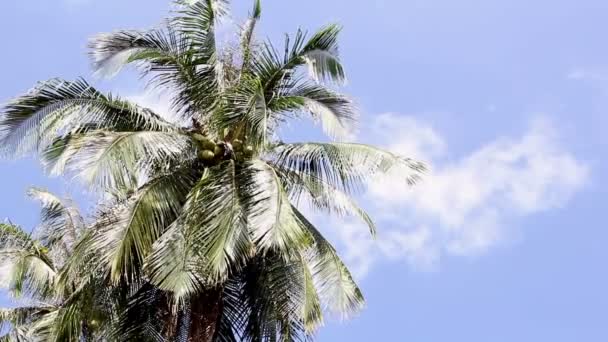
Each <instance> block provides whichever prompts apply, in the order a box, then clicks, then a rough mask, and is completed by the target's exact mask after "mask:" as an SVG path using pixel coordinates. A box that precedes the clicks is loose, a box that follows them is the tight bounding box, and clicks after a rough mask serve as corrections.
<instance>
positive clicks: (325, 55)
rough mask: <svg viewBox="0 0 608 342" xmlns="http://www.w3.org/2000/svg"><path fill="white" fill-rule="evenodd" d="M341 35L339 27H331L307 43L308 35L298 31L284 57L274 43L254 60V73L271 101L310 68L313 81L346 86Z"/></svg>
mask: <svg viewBox="0 0 608 342" xmlns="http://www.w3.org/2000/svg"><path fill="white" fill-rule="evenodd" d="M339 32H340V28H339V26H337V25H329V26H327V27H324V28H322V29H320V30H319V31H317V32H316V33H315V34H313V36H312V37H311V38H310V39H308V40H306V33H304V32H303V31H302V30H298V31H297V32H296V34H295V35H294V37H293V39H291V38H290V37H289V36H287V37H286V40H285V53H284V54H283V57H280V54H279V52H278V51H277V49H276V48H275V47H274V46H273V45H272V44H271V43H266V44H265V45H264V47H263V48H262V49H261V50H260V51H259V52H257V53H256V55H255V58H253V60H252V71H253V73H254V74H255V75H256V76H257V77H259V78H260V80H261V81H262V84H263V85H264V89H265V92H266V94H267V98H269V99H270V98H271V97H272V95H273V93H280V92H281V91H282V90H283V89H284V88H285V86H284V84H285V82H291V79H292V77H293V76H294V75H295V74H296V71H297V69H298V68H299V67H302V66H307V67H308V72H309V75H310V77H311V78H312V79H313V80H316V81H320V80H325V79H329V80H334V81H336V82H339V83H341V82H344V81H345V75H344V70H343V67H342V65H341V63H340V60H339V57H338V46H337V37H338V34H339Z"/></svg>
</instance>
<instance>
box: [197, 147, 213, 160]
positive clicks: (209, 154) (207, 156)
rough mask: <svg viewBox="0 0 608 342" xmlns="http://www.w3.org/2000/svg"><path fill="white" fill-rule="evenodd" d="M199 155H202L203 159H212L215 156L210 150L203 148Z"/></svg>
mask: <svg viewBox="0 0 608 342" xmlns="http://www.w3.org/2000/svg"><path fill="white" fill-rule="evenodd" d="M199 156H200V157H201V159H202V160H206V161H210V160H212V159H213V158H215V154H214V153H213V152H211V151H209V150H203V151H202V152H200V153H199Z"/></svg>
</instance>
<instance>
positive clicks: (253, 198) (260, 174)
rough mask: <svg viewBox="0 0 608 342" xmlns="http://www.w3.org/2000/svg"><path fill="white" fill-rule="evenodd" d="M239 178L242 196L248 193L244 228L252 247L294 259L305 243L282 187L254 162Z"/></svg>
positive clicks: (271, 173)
mask: <svg viewBox="0 0 608 342" xmlns="http://www.w3.org/2000/svg"><path fill="white" fill-rule="evenodd" d="M248 171H249V172H247V173H244V174H243V193H248V194H249V195H248V196H247V198H246V202H248V203H252V205H249V206H248V210H247V213H248V216H247V219H248V224H249V227H250V228H249V229H250V231H251V236H252V237H253V239H254V243H255V245H256V247H257V248H258V249H259V250H260V252H262V253H267V252H269V251H273V252H274V253H276V254H279V255H284V256H289V255H294V253H295V255H297V251H298V250H302V249H304V248H306V246H307V245H308V243H309V241H307V239H306V237H307V236H306V234H305V231H304V230H302V228H301V227H300V225H299V224H298V222H297V218H296V216H295V214H294V212H293V211H292V209H291V203H290V202H289V198H288V194H287V192H286V190H285V186H284V184H283V183H282V182H281V179H280V177H279V176H278V175H277V173H276V172H275V170H274V169H273V168H272V167H271V166H270V165H268V164H266V163H265V162H263V161H261V160H254V161H252V162H251V164H250V165H249V166H248Z"/></svg>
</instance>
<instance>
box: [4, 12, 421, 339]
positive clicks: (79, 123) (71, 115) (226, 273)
mask: <svg viewBox="0 0 608 342" xmlns="http://www.w3.org/2000/svg"><path fill="white" fill-rule="evenodd" d="M174 3H175V11H174V13H173V14H172V16H171V17H169V18H168V19H167V20H166V21H164V22H163V24H162V25H161V26H160V27H158V28H153V29H150V30H118V31H114V32H111V33H105V34H99V35H97V36H95V37H93V38H92V39H91V41H90V43H89V48H90V54H89V55H90V57H91V60H92V64H93V68H94V71H95V73H96V74H98V75H103V76H113V75H115V74H117V73H118V72H120V71H121V70H122V68H123V67H125V66H128V65H135V66H136V67H137V68H138V70H139V71H140V72H141V74H142V76H143V77H142V78H143V79H144V80H145V82H146V85H147V87H149V88H151V89H155V90H159V91H162V92H164V93H166V94H168V95H169V96H170V99H171V100H170V105H171V108H172V111H173V112H174V113H176V117H175V118H173V120H170V119H167V118H166V117H165V116H163V115H160V114H158V113H155V112H154V111H153V110H151V109H149V108H144V107H141V106H139V105H136V104H133V103H131V102H129V101H127V100H125V99H123V98H120V97H118V96H116V95H113V94H105V93H102V92H101V91H99V90H97V89H95V88H94V87H93V86H92V85H90V84H89V83H87V82H86V81H85V80H83V79H78V80H75V81H65V80H61V79H52V80H48V81H45V82H41V83H39V84H38V85H37V86H35V87H34V88H33V89H32V90H31V91H29V92H28V93H26V94H25V95H22V96H20V97H17V98H15V99H14V100H12V101H11V102H10V103H9V104H8V105H6V106H5V107H4V109H3V110H2V111H1V113H2V116H1V117H0V146H1V147H0V154H3V155H4V156H7V157H17V156H20V155H23V154H28V153H36V154H38V155H39V156H40V159H41V160H42V163H43V165H44V166H45V168H46V169H47V170H48V171H49V173H50V174H52V175H59V174H72V175H76V176H78V177H79V178H80V179H82V180H83V181H84V183H85V184H87V185H88V186H90V188H91V189H94V190H96V191H99V192H100V193H102V194H103V196H102V200H101V203H100V205H99V208H98V213H97V214H96V215H95V217H94V218H93V219H92V221H93V223H92V224H91V225H89V226H88V227H87V228H86V229H83V231H82V232H81V233H79V234H77V235H75V236H74V240H73V242H69V243H68V245H69V246H68V247H69V248H73V250H72V253H71V256H70V258H68V261H69V262H68V264H67V266H66V267H65V270H64V271H63V272H62V278H61V279H63V281H64V283H65V281H67V279H71V277H72V276H73V275H74V274H78V273H79V272H82V271H83V270H87V271H91V270H93V273H94V274H103V275H106V276H107V278H103V279H106V280H107V282H108V283H107V284H108V285H109V286H117V285H119V284H122V283H127V284H131V283H137V284H149V286H151V287H150V288H148V287H146V286H147V285H146V286H142V287H141V288H140V289H141V290H142V291H143V292H142V293H143V294H142V296H144V297H145V298H147V297H146V296H148V295H149V291H152V292H154V291H162V293H166V294H169V295H168V297H167V298H171V300H170V303H171V306H172V307H173V308H174V310H173V312H180V310H186V308H187V310H186V311H183V312H191V315H193V316H192V317H199V316H200V317H204V318H205V319H204V320H203V321H205V320H208V319H211V318H209V317H213V318H212V319H211V320H212V321H213V322H214V323H213V324H212V326H213V329H212V332H213V333H211V335H212V336H214V337H213V338H215V339H216V340H221V341H230V340H232V339H231V338H237V337H238V338H240V339H243V340H256V341H257V340H264V341H274V340H277V339H284V340H292V339H296V338H297V337H298V336H300V337H302V336H304V337H306V336H309V334H311V333H312V332H313V331H314V330H315V329H316V328H317V327H319V326H320V325H321V324H322V322H323V314H322V313H323V311H333V312H336V313H338V314H340V315H343V316H346V315H349V314H352V313H354V312H356V311H358V310H359V309H360V308H361V307H362V305H363V297H362V295H361V292H360V290H359V289H358V287H357V285H356V284H355V282H354V281H353V279H352V276H351V275H350V273H349V271H348V269H347V268H346V266H345V265H344V264H343V263H342V261H341V260H340V258H339V256H338V254H337V252H336V250H335V249H334V248H333V247H332V246H331V244H330V243H329V242H328V241H327V240H325V238H324V237H323V235H322V234H321V233H320V232H319V230H318V229H317V228H315V226H314V225H313V224H312V223H311V222H309V220H308V219H307V218H306V217H305V215H303V214H302V212H301V208H302V206H303V205H306V206H307V207H310V208H312V209H313V210H317V211H320V212H322V213H326V214H331V215H337V216H340V217H345V216H352V217H356V218H359V219H361V220H363V222H365V223H366V224H367V225H368V226H369V228H370V231H371V232H372V234H375V232H376V227H375V225H374V223H373V221H372V219H371V218H370V217H369V216H368V215H367V213H365V211H364V210H363V209H361V208H360V207H359V206H358V205H357V204H356V203H355V201H354V200H353V199H352V198H351V197H350V196H352V195H354V194H357V193H358V192H359V191H360V190H362V189H364V188H365V186H366V184H367V182H368V181H369V180H370V179H374V178H375V177H378V176H379V175H381V174H383V173H387V172H391V173H395V174H398V175H400V176H401V179H400V180H398V181H402V182H408V183H410V184H413V183H414V182H415V181H416V180H417V179H418V178H419V176H420V174H421V173H422V172H423V171H424V166H423V165H422V164H420V163H418V162H416V161H414V160H411V159H409V158H405V157H402V156H399V155H396V154H393V153H391V152H387V151H384V150H381V149H378V148H376V147H373V146H370V145H364V144H357V143H349V142H344V141H343V138H344V137H347V136H348V133H349V132H350V131H351V129H352V128H353V127H354V126H355V124H356V121H357V117H358V113H357V110H356V107H355V106H354V104H353V101H352V100H351V99H350V98H349V97H348V96H346V95H344V94H342V93H340V92H339V91H338V90H336V89H337V88H338V86H339V85H341V84H343V83H344V82H345V81H346V73H345V70H344V67H343V65H342V62H341V59H340V56H339V48H338V36H339V33H340V26H339V25H335V24H332V25H327V26H324V27H322V28H320V29H319V30H317V31H315V32H314V33H312V34H306V33H305V32H304V31H302V30H297V31H296V33H295V34H294V35H290V36H286V39H285V42H284V44H283V46H281V47H280V48H277V47H276V46H275V45H273V44H272V43H271V42H269V41H260V40H258V39H257V37H256V35H255V31H256V27H257V25H258V23H259V21H260V20H261V18H262V6H261V2H260V1H259V0H256V1H254V4H253V8H252V10H251V12H250V15H249V18H248V20H247V21H246V22H245V23H243V24H242V26H241V27H240V32H239V40H238V42H236V43H234V44H226V46H221V45H220V44H219V43H218V40H217V37H216V30H217V25H218V22H219V21H220V20H222V18H224V17H225V16H226V15H227V14H228V10H227V9H228V1H225V0H224V1H222V0H200V1H185V0H178V1H174ZM294 118H310V119H312V120H314V121H315V122H317V123H319V124H320V126H321V127H322V129H323V131H324V132H325V133H326V134H327V135H328V137H329V138H330V139H331V140H332V142H329V143H311V142H302V143H284V142H282V141H281V139H280V137H279V136H278V133H277V132H278V131H277V130H278V128H279V127H280V126H281V125H282V124H284V123H285V122H286V121H288V120H291V119H294ZM44 198H45V200H50V199H48V198H47V197H44ZM64 224H65V223H61V224H59V225H60V226H61V225H64ZM74 281H76V280H74ZM76 282H77V281H76ZM144 290H145V291H144ZM214 291H215V292H214ZM150 293H151V292H150ZM154 293H156V292H154ZM214 293H215V294H214ZM213 296H216V297H217V296H220V297H218V298H221V300H217V301H216V302H218V303H219V302H221V303H222V304H221V305H219V304H218V305H219V306H218V307H216V309H214V310H215V311H213V312H204V309H203V308H201V307H200V306H197V305H198V304H197V303H199V302H200V300H201V298H207V299H208V298H212V297H213ZM155 298H156V297H155ZM163 298H164V297H163ZM213 298H215V297H213ZM135 302H137V301H135ZM135 302H134V303H135ZM137 303H139V302H137ZM140 304H141V303H140ZM137 308H139V309H141V307H140V306H137ZM133 310H135V309H133ZM197 310H199V311H197ZM200 310H202V311H200ZM133 312H136V311H132V312H131V313H130V315H133ZM196 315H199V316H196ZM214 315H215V316H214ZM129 317H132V316H129ZM142 317H144V316H142ZM145 317H148V316H145ZM180 317H181V316H180ZM176 319H177V318H176ZM191 319H194V318H191ZM178 321H179V320H178ZM176 322H177V321H176ZM180 322H181V321H180ZM205 322H207V321H205ZM148 323H149V322H148ZM182 323H183V322H182ZM216 323H217V324H216ZM155 324H156V323H155ZM175 324H181V323H175ZM201 324H202V323H201ZM154 327H156V325H154ZM199 328H200V326H199V327H197V326H196V325H193V326H190V328H188V329H190V332H189V335H188V336H189V338H190V339H191V340H192V339H193V336H194V337H197V338H198V337H200V338H201V339H203V338H207V337H208V336H207V337H203V335H205V334H207V335H209V334H210V333H209V331H208V329H207V328H208V327H207V328H205V329H207V330H205V329H202V328H200V329H199ZM158 329H160V330H158V331H163V333H167V331H166V329H169V328H168V327H167V326H163V327H158ZM163 329H164V330H163ZM172 329H173V328H172ZM184 329H186V328H184ZM188 329H186V330H188ZM197 329H198V330H197ZM201 329H202V330H201ZM203 330H204V331H206V332H204V331H203ZM171 331H172V330H171ZM128 334H130V335H129V336H131V337H133V336H140V335H137V334H143V332H142V331H129V332H128ZM134 334H135V335H134ZM121 336H123V337H124V336H126V335H121ZM205 336H206V335H205Z"/></svg>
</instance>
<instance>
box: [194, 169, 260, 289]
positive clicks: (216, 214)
mask: <svg viewBox="0 0 608 342" xmlns="http://www.w3.org/2000/svg"><path fill="white" fill-rule="evenodd" d="M246 171H247V169H246V168H244V167H241V165H237V164H236V163H235V162H234V161H232V160H231V161H227V162H224V163H223V164H220V165H219V167H214V168H211V169H210V171H209V175H208V177H205V178H204V179H202V180H201V182H199V184H198V185H197V186H196V188H195V189H194V190H193V191H192V192H191V195H190V199H189V203H188V204H187V206H186V207H185V208H184V212H185V213H186V214H187V215H188V216H187V221H186V224H187V225H188V229H189V230H190V231H191V239H192V242H191V244H193V245H194V246H193V247H195V249H196V250H197V253H198V254H199V255H200V257H201V258H202V259H203V260H204V261H205V264H206V265H205V269H206V272H205V276H206V277H207V278H208V281H209V283H210V284H220V283H222V282H223V281H225V280H226V277H227V275H228V274H229V273H230V269H232V268H233V267H236V268H238V267H239V265H242V264H243V263H244V262H245V261H246V260H247V259H248V258H249V257H250V255H251V251H252V248H253V245H252V241H251V239H250V237H249V233H248V229H247V228H248V226H247V207H248V206H249V205H250V204H249V201H251V200H252V198H249V197H246V195H247V193H248V192H250V191H251V190H252V189H250V188H246V186H247V184H241V182H242V179H243V178H244V175H243V173H244V172H246Z"/></svg>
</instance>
